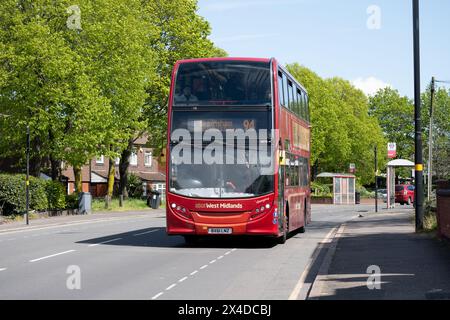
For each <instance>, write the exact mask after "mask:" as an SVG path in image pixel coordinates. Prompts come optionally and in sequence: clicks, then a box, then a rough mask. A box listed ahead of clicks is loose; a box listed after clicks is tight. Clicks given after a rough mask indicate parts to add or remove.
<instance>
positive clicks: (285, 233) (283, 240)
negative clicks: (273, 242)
mask: <svg viewBox="0 0 450 320" xmlns="http://www.w3.org/2000/svg"><path fill="white" fill-rule="evenodd" d="M288 225H289V217H288V216H286V217H285V219H284V223H283V235H282V236H281V237H279V238H278V243H279V244H285V243H286V240H287V237H288Z"/></svg>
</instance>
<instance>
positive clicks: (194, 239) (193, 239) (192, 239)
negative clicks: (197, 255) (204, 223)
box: [183, 235, 198, 245]
mask: <svg viewBox="0 0 450 320" xmlns="http://www.w3.org/2000/svg"><path fill="white" fill-rule="evenodd" d="M183 237H184V241H185V242H186V244H189V245H194V244H196V243H197V241H198V238H197V236H193V235H187V236H183Z"/></svg>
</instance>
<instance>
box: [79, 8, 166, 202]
mask: <svg viewBox="0 0 450 320" xmlns="http://www.w3.org/2000/svg"><path fill="white" fill-rule="evenodd" d="M80 9H81V12H82V14H83V15H82V17H83V20H82V22H83V30H82V31H81V32H79V33H75V34H73V39H72V40H73V41H74V43H75V44H76V45H75V46H74V48H75V50H76V51H77V52H79V53H80V55H81V56H82V57H83V59H85V61H86V63H88V62H89V66H90V70H89V71H90V72H89V74H90V77H91V78H92V79H94V80H95V82H96V83H98V86H99V87H100V89H101V92H102V96H104V97H106V98H107V99H108V100H109V101H110V105H111V111H112V117H111V121H110V122H109V123H108V125H109V128H108V130H107V134H106V135H105V139H104V141H103V143H102V148H101V152H102V154H103V155H105V156H107V157H108V158H109V170H108V171H109V173H108V196H107V200H108V201H107V202H106V203H107V205H108V203H109V200H110V199H111V197H112V193H113V186H114V179H115V158H116V157H118V156H119V155H120V154H121V153H122V152H123V150H125V149H126V148H127V147H128V142H129V141H130V139H132V138H134V137H135V136H136V134H137V132H139V131H142V130H143V129H144V127H145V124H144V123H143V121H142V118H143V111H144V110H143V106H144V104H145V101H146V99H147V92H146V89H147V87H148V86H149V85H150V84H151V83H153V82H154V81H155V76H156V75H155V63H154V61H155V55H154V52H153V49H152V48H151V47H150V46H149V42H150V40H151V39H152V38H153V37H155V35H156V34H157V28H156V27H155V26H154V24H153V23H152V22H151V20H150V19H149V17H148V15H147V14H146V12H145V11H144V8H143V6H142V4H141V1H138V0H131V1H119V2H118V1H115V0H101V1H84V2H83V1H82V2H81V3H80Z"/></svg>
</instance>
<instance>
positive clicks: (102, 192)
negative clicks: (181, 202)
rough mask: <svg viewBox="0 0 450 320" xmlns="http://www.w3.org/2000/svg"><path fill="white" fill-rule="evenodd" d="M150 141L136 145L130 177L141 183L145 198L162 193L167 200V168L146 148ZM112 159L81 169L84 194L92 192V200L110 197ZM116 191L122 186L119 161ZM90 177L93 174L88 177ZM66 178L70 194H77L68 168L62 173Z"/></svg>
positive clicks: (117, 161) (130, 166) (141, 139)
mask: <svg viewBox="0 0 450 320" xmlns="http://www.w3.org/2000/svg"><path fill="white" fill-rule="evenodd" d="M146 143H147V138H146V137H143V138H139V139H137V140H136V141H135V143H134V147H133V152H132V154H131V157H130V165H129V167H128V173H133V174H135V175H136V176H138V177H140V178H141V179H142V183H143V186H142V187H143V191H144V195H146V194H147V193H148V192H149V191H150V190H157V191H159V192H161V195H162V197H163V198H164V193H165V190H166V174H165V164H164V162H163V161H158V160H160V159H159V158H160V155H154V154H153V150H152V148H148V147H146V146H145V145H146ZM108 166H109V159H108V158H107V157H104V156H99V157H96V158H95V159H92V160H91V161H90V164H88V165H85V166H83V167H82V169H81V172H82V185H83V192H90V193H91V194H92V196H93V197H95V198H98V197H104V196H106V193H107V182H108ZM115 166H116V175H115V186H114V188H115V190H117V188H118V185H119V159H118V158H117V159H116V160H115ZM89 173H90V174H89ZM62 175H63V176H64V177H65V178H66V182H67V192H68V194H72V193H73V192H74V191H75V179H74V174H73V169H72V167H67V168H65V169H64V170H63V171H62Z"/></svg>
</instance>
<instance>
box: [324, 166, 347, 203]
mask: <svg viewBox="0 0 450 320" xmlns="http://www.w3.org/2000/svg"><path fill="white" fill-rule="evenodd" d="M317 178H331V179H333V204H355V176H354V175H353V174H348V173H329V172H323V173H321V174H319V175H317Z"/></svg>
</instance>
